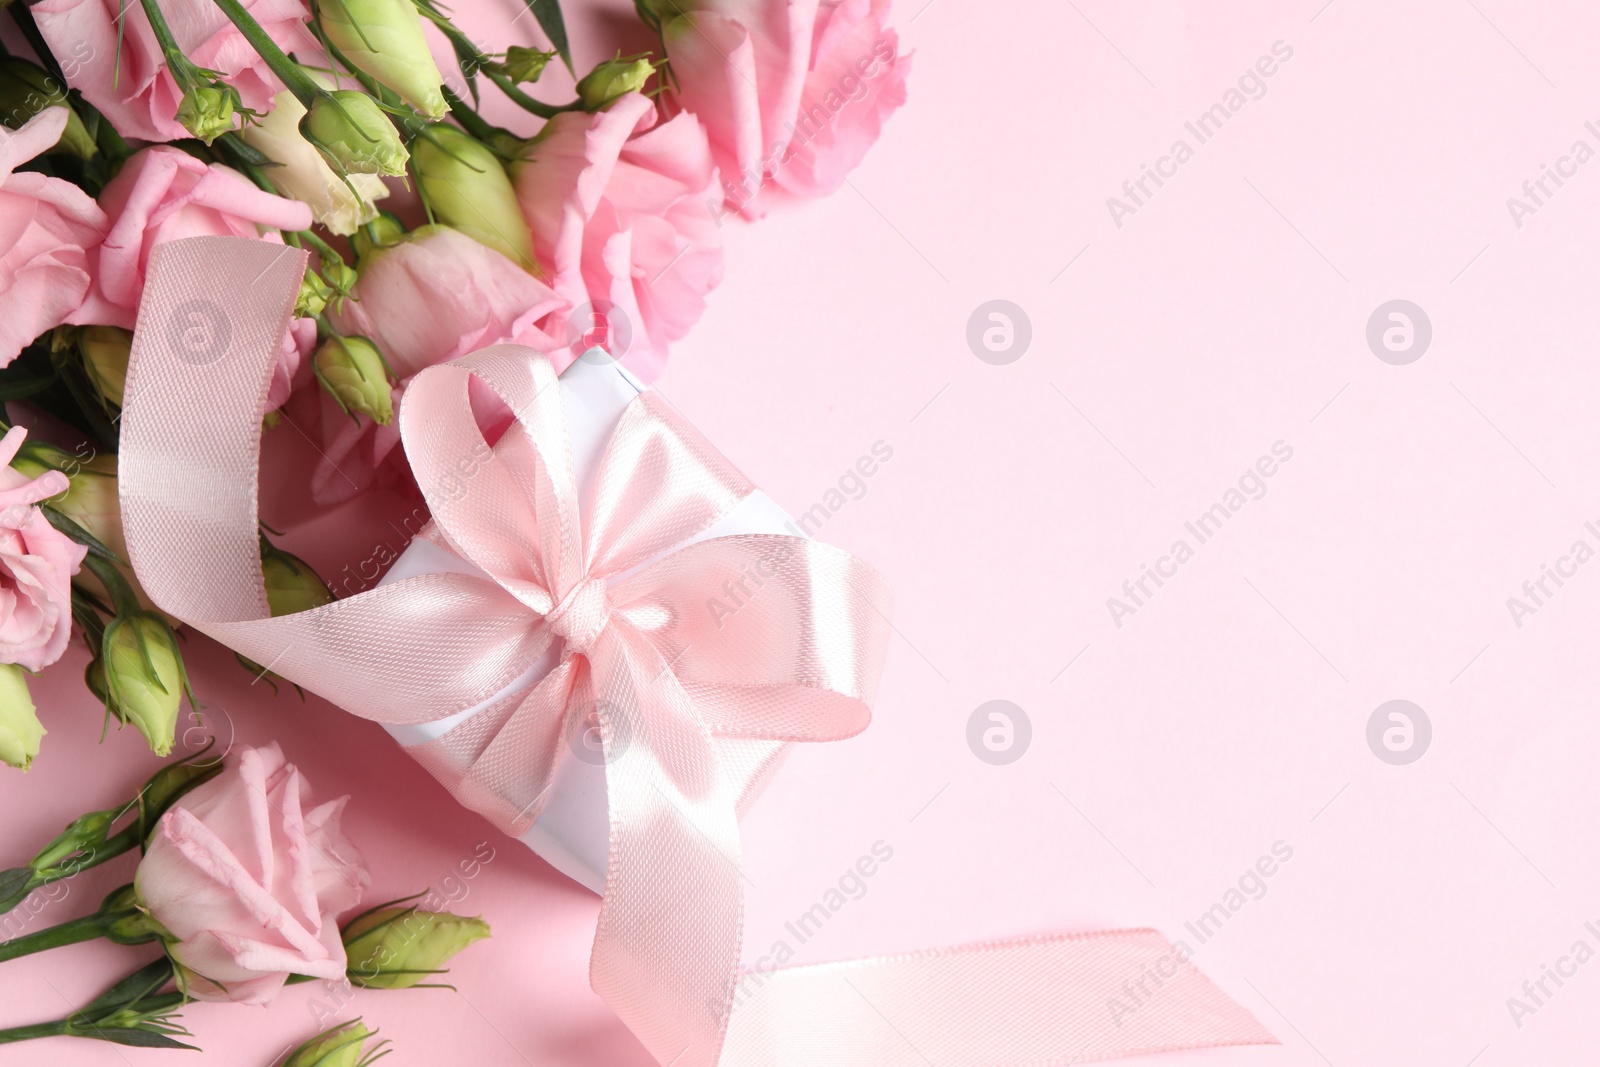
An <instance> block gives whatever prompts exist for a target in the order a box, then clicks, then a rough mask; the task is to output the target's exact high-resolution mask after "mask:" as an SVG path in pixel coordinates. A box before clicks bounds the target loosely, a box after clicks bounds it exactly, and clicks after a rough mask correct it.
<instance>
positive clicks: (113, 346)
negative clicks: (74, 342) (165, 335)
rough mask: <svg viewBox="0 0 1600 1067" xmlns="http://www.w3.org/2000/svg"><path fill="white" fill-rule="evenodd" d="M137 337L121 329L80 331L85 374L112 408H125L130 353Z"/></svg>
mask: <svg viewBox="0 0 1600 1067" xmlns="http://www.w3.org/2000/svg"><path fill="white" fill-rule="evenodd" d="M132 348H133V334H131V333H129V332H128V331H127V330H124V329H122V328H121V327H118V326H85V327H83V329H81V330H79V331H78V351H79V352H81V353H82V354H83V371H84V374H86V375H87V376H88V378H89V384H90V385H92V386H94V391H95V392H96V393H97V394H99V396H100V399H101V400H102V401H104V402H105V403H106V404H107V405H108V406H110V407H121V406H122V394H123V391H124V390H125V389H126V388H127V385H128V353H129V352H130V351H132Z"/></svg>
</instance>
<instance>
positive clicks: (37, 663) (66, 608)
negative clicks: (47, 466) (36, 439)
mask: <svg viewBox="0 0 1600 1067" xmlns="http://www.w3.org/2000/svg"><path fill="white" fill-rule="evenodd" d="M27 436H28V431H26V430H24V429H23V428H22V427H20V426H13V427H12V428H11V429H10V430H8V431H6V435H5V437H4V438H0V663H15V664H17V665H18V666H21V667H25V668H27V669H28V670H30V671H38V670H43V669H44V668H45V667H48V666H50V664H52V663H54V662H55V661H56V660H58V659H60V658H61V653H62V652H65V651H66V648H67V640H68V639H69V638H70V637H71V636H72V576H73V575H74V574H77V573H78V567H79V565H80V564H82V563H83V557H84V554H85V553H86V552H87V551H88V549H86V548H85V547H84V546H83V545H80V544H78V543H77V542H76V541H74V540H72V539H71V538H70V537H68V536H67V535H66V534H64V533H62V532H61V531H59V530H57V529H56V528H55V527H54V526H51V525H50V520H48V519H46V518H45V517H44V513H43V512H42V511H40V510H39V509H38V507H37V506H36V505H37V504H38V503H39V501H41V500H48V499H49V498H50V497H53V496H56V495H57V494H59V493H64V492H66V491H67V484H68V483H67V476H66V475H65V474H62V473H61V472H60V471H47V472H45V473H44V474H41V475H39V477H37V478H29V477H28V476H27V475H26V474H23V473H22V472H21V471H19V470H14V469H13V468H12V467H11V466H10V463H11V461H12V459H13V458H15V457H16V454H17V449H19V448H21V447H22V442H23V440H24V439H25V438H26V437H27Z"/></svg>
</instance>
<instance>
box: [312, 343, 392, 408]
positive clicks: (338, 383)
mask: <svg viewBox="0 0 1600 1067" xmlns="http://www.w3.org/2000/svg"><path fill="white" fill-rule="evenodd" d="M315 363H316V367H317V374H318V376H319V377H321V379H322V384H323V385H324V386H325V387H326V388H327V390H328V391H329V392H330V393H332V394H333V395H334V398H335V399H336V400H338V401H339V403H340V404H342V405H344V409H345V410H346V411H354V412H358V413H360V414H362V415H366V416H368V417H369V418H371V419H372V421H373V422H376V423H378V424H379V425H380V426H387V425H389V420H390V419H392V418H394V399H393V397H392V396H391V394H390V390H389V373H388V371H387V369H386V368H385V367H384V365H383V357H382V356H380V355H379V354H378V346H377V345H375V344H373V343H372V342H371V341H369V340H367V339H366V338H365V337H330V338H328V339H327V340H326V341H324V342H323V343H322V347H321V348H319V349H317V355H316V358H315Z"/></svg>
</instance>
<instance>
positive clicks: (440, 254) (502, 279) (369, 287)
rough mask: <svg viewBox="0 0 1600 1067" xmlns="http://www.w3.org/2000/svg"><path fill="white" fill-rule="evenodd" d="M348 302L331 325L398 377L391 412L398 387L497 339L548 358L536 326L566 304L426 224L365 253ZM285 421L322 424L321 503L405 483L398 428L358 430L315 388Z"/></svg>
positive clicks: (461, 237)
mask: <svg viewBox="0 0 1600 1067" xmlns="http://www.w3.org/2000/svg"><path fill="white" fill-rule="evenodd" d="M351 297H352V299H349V300H346V301H345V302H344V304H343V306H342V307H340V308H339V310H337V311H335V312H333V313H332V315H331V317H332V319H333V322H334V324H335V325H336V326H337V327H338V328H339V330H340V331H341V332H342V333H345V334H359V335H361V336H363V337H369V338H371V339H372V341H373V342H374V343H376V344H377V346H378V348H379V350H380V351H382V352H383V355H384V358H385V359H387V360H388V361H389V366H390V367H391V368H392V369H393V370H394V372H395V374H396V375H398V376H399V378H400V381H401V386H400V387H398V388H397V390H396V393H395V405H396V407H398V406H399V396H400V389H403V387H404V383H405V382H406V381H408V380H410V378H411V377H412V376H413V375H415V374H416V373H417V372H418V371H420V370H423V369H425V368H427V367H431V366H433V365H434V364H436V363H443V362H445V361H446V360H451V359H455V358H456V357H457V356H463V355H466V354H467V353H469V352H472V351H475V350H477V349H479V348H482V347H484V346H485V345H492V344H498V343H500V342H502V341H515V342H517V343H518V344H525V345H529V346H531V347H533V348H537V349H539V350H540V351H546V352H548V351H551V350H553V349H555V348H557V347H559V345H558V344H557V342H556V341H555V340H554V339H552V338H551V337H549V336H548V335H547V334H545V333H544V331H543V330H541V329H540V328H539V324H540V323H541V321H542V320H543V319H545V318H546V317H547V316H549V315H550V313H551V312H553V311H555V310H557V309H558V308H561V307H564V306H565V303H566V302H565V301H563V300H562V299H561V297H559V296H557V295H556V293H555V292H554V291H553V290H552V289H551V288H550V287H549V286H548V285H546V284H545V283H544V282H541V281H540V280H539V279H537V278H535V277H534V276H533V275H531V274H529V273H528V272H527V271H525V270H523V269H522V268H521V267H519V266H518V265H517V264H515V263H513V262H512V261H511V260H509V259H507V258H506V257H505V256H503V255H501V254H500V253H499V252H496V251H495V250H494V249H492V248H489V247H487V246H485V245H481V244H479V243H478V242H477V241H474V240H473V239H472V238H470V237H468V236H467V235H466V234H464V233H461V232H459V231H457V230H452V229H450V228H448V227H445V226H423V227H421V228H420V229H417V230H413V231H412V232H411V233H410V234H408V235H406V238H405V239H404V240H402V241H401V242H400V243H399V244H396V245H393V246H391V247H389V248H381V249H377V250H375V251H373V252H372V253H370V254H369V255H368V256H367V257H366V258H365V259H364V260H363V262H362V263H361V278H360V280H359V281H357V282H356V285H355V288H354V289H353V290H352V291H351ZM568 358H569V359H570V357H568ZM557 362H558V363H560V360H559V359H558V360H557ZM291 417H293V418H295V419H296V420H297V421H299V420H304V421H301V423H300V424H301V425H302V426H304V425H305V423H306V422H311V423H315V424H318V425H320V428H321V434H320V438H321V444H320V446H319V447H320V450H321V453H322V456H321V459H320V461H319V462H318V464H317V467H316V470H315V471H314V472H313V473H312V478H311V493H312V497H313V498H314V499H315V500H316V501H317V503H319V504H331V503H337V502H338V501H340V500H346V499H348V498H350V497H352V496H355V495H356V494H358V493H360V492H363V491H365V490H366V489H369V488H371V487H372V486H373V485H393V484H396V483H401V484H408V483H409V482H410V472H409V470H408V469H407V468H406V466H405V459H404V456H403V455H402V454H401V453H400V452H399V451H397V450H396V447H395V446H397V445H398V444H399V443H400V433H399V431H398V430H397V429H396V428H395V427H394V426H392V425H391V426H378V425H376V424H375V423H373V422H372V421H371V420H368V419H363V420H362V421H361V423H360V424H359V425H358V424H356V423H355V422H354V421H353V420H351V418H350V416H348V415H346V414H344V413H343V412H342V411H340V410H339V406H338V404H337V403H335V401H334V400H333V398H332V397H330V396H328V395H327V393H326V391H325V390H323V389H321V388H316V389H311V388H307V389H304V390H301V392H300V393H299V394H298V396H297V402H296V405H295V407H294V408H293V410H292V411H291ZM313 436H316V435H313Z"/></svg>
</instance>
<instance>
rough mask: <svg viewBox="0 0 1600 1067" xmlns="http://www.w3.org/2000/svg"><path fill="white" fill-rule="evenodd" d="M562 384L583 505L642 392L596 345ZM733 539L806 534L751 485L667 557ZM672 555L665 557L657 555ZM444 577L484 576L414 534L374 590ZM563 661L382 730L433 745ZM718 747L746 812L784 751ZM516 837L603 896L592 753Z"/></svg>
mask: <svg viewBox="0 0 1600 1067" xmlns="http://www.w3.org/2000/svg"><path fill="white" fill-rule="evenodd" d="M559 384H560V390H561V400H562V403H563V405H564V406H565V408H566V414H567V430H568V432H569V434H570V435H571V438H572V465H573V472H574V474H575V475H576V476H577V480H578V500H579V506H580V507H583V506H586V505H587V503H588V500H589V493H590V489H591V488H592V486H593V485H594V479H595V476H596V475H597V473H598V468H599V466H600V459H601V456H602V454H603V453H604V451H605V446H606V442H607V441H609V440H610V438H611V433H612V431H613V430H614V429H615V428H616V426H617V423H618V421H619V420H620V419H621V418H622V413H623V411H624V410H626V408H627V406H628V403H629V402H630V401H632V400H633V398H634V397H636V396H638V395H639V394H640V393H642V392H644V391H645V390H646V389H647V388H648V386H645V385H644V384H642V383H641V382H640V381H639V380H638V379H636V378H635V377H633V375H631V374H629V373H628V372H627V371H626V370H624V369H623V367H622V365H621V364H620V363H617V362H616V361H614V360H612V359H611V358H610V357H609V356H607V355H606V353H605V352H604V351H602V350H601V349H598V348H596V349H590V350H589V351H588V352H587V353H585V354H584V356H583V357H582V358H580V359H578V360H576V361H574V362H573V364H572V365H571V366H570V367H568V368H567V369H566V371H565V372H563V373H562V375H561V378H560V383H559ZM733 534H791V535H796V536H805V535H804V533H803V532H802V530H801V529H800V528H799V527H798V526H796V525H795V523H794V521H793V520H792V519H791V518H790V517H789V515H788V514H787V513H786V512H785V511H784V510H783V509H782V508H780V507H779V506H778V505H777V504H776V503H775V502H774V501H773V500H772V498H771V497H768V496H767V495H766V494H765V493H763V492H761V490H759V489H757V490H755V491H754V492H752V493H751V494H750V495H749V496H748V497H746V498H745V499H744V500H743V501H742V502H741V503H740V504H739V505H738V506H737V507H736V508H734V509H733V510H732V511H731V512H729V513H728V514H727V515H725V516H724V517H723V518H722V520H721V521H719V522H718V523H717V524H716V525H714V526H712V527H711V528H709V529H707V530H705V531H703V532H702V533H700V534H699V535H697V536H695V537H691V538H689V539H688V540H686V541H684V542H682V544H680V545H676V546H674V548H673V549H672V550H671V551H676V549H678V548H681V547H683V545H687V544H693V543H694V542H696V541H704V540H706V539H708V538H712V537H727V536H730V535H733ZM668 554H670V551H669V552H664V553H662V554H661V555H663V556H665V555H668ZM658 558H659V557H658ZM448 572H454V573H460V574H474V575H481V574H483V572H482V571H481V570H479V569H478V568H477V567H475V566H474V565H473V564H471V563H468V562H467V561H466V560H463V559H461V558H460V557H459V556H457V555H455V554H454V553H452V552H450V551H449V550H448V549H445V548H442V547H440V546H439V545H437V544H435V543H434V542H432V541H430V540H427V539H426V538H423V537H419V538H417V539H415V540H413V541H412V542H411V544H410V545H409V546H408V547H407V548H406V550H405V551H404V552H402V553H401V554H400V556H399V558H397V559H396V560H395V562H394V565H393V566H392V567H390V568H389V571H388V573H386V574H385V575H384V576H383V578H382V580H381V581H380V582H379V583H378V584H380V585H384V584H387V583H389V582H397V581H400V580H401V579H403V578H412V577H415V576H417V575H419V574H438V573H448ZM560 658H561V647H560V642H559V641H557V642H555V643H554V644H553V645H552V646H551V647H550V648H549V649H547V650H546V651H545V653H544V655H543V656H542V657H540V659H539V661H538V662H536V663H535V664H533V665H532V666H531V667H529V668H528V670H526V671H525V672H523V674H522V675H521V676H520V677H518V678H517V680H516V681H514V682H512V683H511V684H510V685H508V686H506V687H505V688H504V689H502V690H500V691H499V692H498V693H495V694H494V695H493V696H491V697H489V699H487V700H485V701H483V702H482V703H480V704H476V705H474V706H473V707H470V708H466V709H464V710H462V711H459V712H457V713H456V714H454V715H451V716H449V717H447V718H443V719H437V720H435V721H433V722H429V723H421V724H418V725H409V726H398V725H390V724H385V726H384V728H385V729H386V730H388V731H389V733H390V734H391V735H392V736H393V737H394V738H395V740H397V741H399V742H400V744H401V745H402V746H405V747H408V748H409V747H411V746H414V745H420V744H422V743H424V742H427V741H432V740H434V739H435V738H437V737H439V736H441V735H442V734H444V733H445V732H446V731H448V730H449V729H450V728H451V727H454V726H456V725H458V724H459V723H461V722H464V721H465V720H467V719H469V718H471V717H472V716H473V715H476V714H478V713H479V712H481V711H483V710H484V709H485V708H487V707H489V706H490V705H492V704H494V703H495V702H496V701H498V700H500V699H502V698H503V697H506V696H508V695H510V694H512V693H516V692H519V691H521V690H525V689H527V688H529V687H531V686H533V685H534V684H536V683H537V682H538V681H539V680H540V679H542V678H543V677H544V676H545V675H546V674H548V673H549V672H550V671H551V670H553V669H554V668H555V666H556V664H557V663H558V662H559V661H560ZM588 739H589V740H591V741H595V740H596V737H595V735H594V734H593V733H592V732H591V733H590V734H589V735H588ZM714 743H715V745H716V749H717V758H718V761H719V763H720V765H721V766H722V768H723V770H724V772H725V773H727V774H730V775H732V776H734V778H735V780H736V781H740V782H742V783H743V788H742V790H741V797H740V805H739V807H740V813H741V814H743V811H744V809H745V808H746V807H747V806H748V805H749V804H750V803H751V802H752V801H754V799H755V798H756V796H757V795H758V794H759V793H760V790H761V787H762V786H763V785H765V784H766V782H767V781H768V780H769V778H770V775H771V774H772V772H773V771H774V770H775V769H776V768H777V766H778V764H779V763H780V762H781V760H782V757H783V754H784V752H785V751H786V750H787V748H788V746H787V745H786V744H785V743H783V742H780V741H761V740H727V739H722V738H718V739H716V740H715V742H714ZM521 840H522V842H523V843H524V844H526V845H527V846H528V847H529V848H531V849H533V851H534V852H536V853H538V854H539V856H541V857H542V858H543V859H544V860H545V861H546V862H547V863H549V864H550V865H551V866H552V867H554V868H555V869H556V870H558V871H560V872H561V873H563V874H565V875H566V876H567V877H569V878H571V879H573V880H574V881H576V882H578V883H580V884H582V885H585V886H587V887H589V888H590V889H591V890H593V891H594V892H596V893H599V892H602V891H603V889H604V887H605V871H606V856H607V853H608V851H609V844H610V829H609V824H608V815H607V810H606V781H605V767H604V765H603V764H602V762H601V760H600V758H599V753H598V748H597V747H594V748H590V749H588V750H586V751H579V750H578V749H577V748H575V749H574V751H573V752H569V753H568V754H567V755H566V757H565V758H563V759H562V761H561V764H560V766H559V767H558V768H557V770H556V773H555V778H554V781H553V782H552V783H551V790H550V796H549V799H548V800H547V801H546V804H545V808H544V810H543V811H542V812H541V813H540V815H539V818H538V820H537V821H536V822H535V823H534V824H533V826H531V827H530V828H529V829H528V831H527V832H526V833H525V834H523V835H522V837H521Z"/></svg>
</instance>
